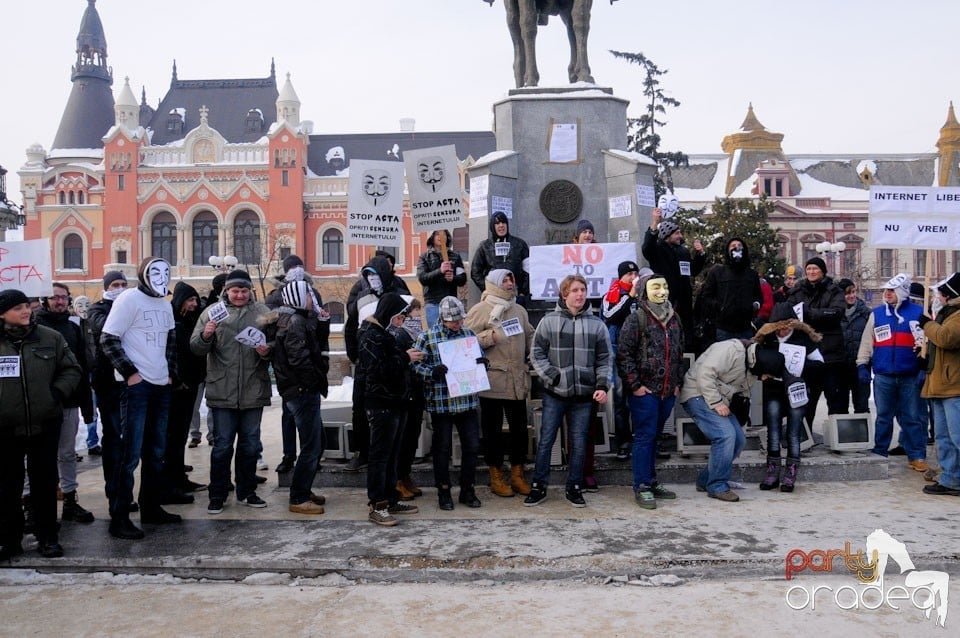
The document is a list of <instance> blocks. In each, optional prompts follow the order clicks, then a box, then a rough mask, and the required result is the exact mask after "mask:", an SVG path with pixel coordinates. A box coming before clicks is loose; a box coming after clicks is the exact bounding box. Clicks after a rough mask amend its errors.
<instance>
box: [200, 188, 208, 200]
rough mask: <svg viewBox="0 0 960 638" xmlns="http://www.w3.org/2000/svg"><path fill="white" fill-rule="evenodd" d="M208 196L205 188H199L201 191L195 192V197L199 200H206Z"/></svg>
mask: <svg viewBox="0 0 960 638" xmlns="http://www.w3.org/2000/svg"><path fill="white" fill-rule="evenodd" d="M209 196H210V194H209V193H208V192H207V189H205V188H201V189H200V190H199V191H198V192H197V197H199V198H200V199H206V198H207V197H209Z"/></svg>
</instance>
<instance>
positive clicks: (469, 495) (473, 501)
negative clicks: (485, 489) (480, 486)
mask: <svg viewBox="0 0 960 638" xmlns="http://www.w3.org/2000/svg"><path fill="white" fill-rule="evenodd" d="M460 502H461V503H463V504H464V505H466V506H467V507H473V508H477V507H480V499H479V498H477V493H476V492H475V491H474V489H473V486H470V487H461V488H460Z"/></svg>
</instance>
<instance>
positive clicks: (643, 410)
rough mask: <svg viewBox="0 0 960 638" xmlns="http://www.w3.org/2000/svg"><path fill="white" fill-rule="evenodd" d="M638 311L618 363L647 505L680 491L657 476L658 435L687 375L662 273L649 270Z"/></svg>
mask: <svg viewBox="0 0 960 638" xmlns="http://www.w3.org/2000/svg"><path fill="white" fill-rule="evenodd" d="M638 287H639V288H640V290H642V292H641V299H640V302H639V305H638V307H637V311H636V312H635V313H633V314H632V315H630V316H629V317H627V319H626V321H624V323H623V327H622V328H621V329H620V341H619V347H618V349H617V365H618V367H619V369H620V375H621V377H622V378H623V387H624V389H625V391H626V392H627V393H628V397H627V404H628V405H629V406H630V416H631V417H632V419H633V453H632V459H633V461H632V462H633V492H634V498H635V499H636V501H637V505H639V506H640V507H641V508H643V509H648V510H652V509H656V508H657V500H656V499H658V498H659V499H675V498H676V497H677V495H676V493H674V492H672V491H670V490H668V489H667V488H665V487H664V486H663V485H662V484H661V483H660V482H659V481H658V480H657V470H656V465H655V464H656V457H657V435H658V433H659V432H660V431H661V430H662V429H663V425H664V423H666V421H667V417H668V416H670V412H671V411H672V410H673V406H674V403H676V400H677V394H678V393H679V391H680V382H681V381H682V379H683V377H682V375H683V346H684V338H683V324H682V323H681V322H680V318H679V317H678V316H677V313H675V312H674V311H673V306H672V305H671V304H670V300H669V295H670V290H669V286H668V284H667V280H666V278H665V277H663V276H662V275H657V274H654V275H647V276H645V277H643V278H642V279H641V281H640V284H639V286H638Z"/></svg>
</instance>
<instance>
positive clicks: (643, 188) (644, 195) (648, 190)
mask: <svg viewBox="0 0 960 638" xmlns="http://www.w3.org/2000/svg"><path fill="white" fill-rule="evenodd" d="M637 205H638V206H649V207H650V208H653V207H654V206H656V205H657V191H655V190H654V188H653V186H647V185H645V184H637Z"/></svg>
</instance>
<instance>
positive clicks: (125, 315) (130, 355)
mask: <svg viewBox="0 0 960 638" xmlns="http://www.w3.org/2000/svg"><path fill="white" fill-rule="evenodd" d="M137 280H138V284H137V287H136V288H131V289H128V290H125V291H124V292H122V293H120V295H119V296H118V297H117V298H116V300H115V301H114V302H113V305H112V306H111V308H110V314H109V315H107V319H106V321H105V322H104V324H103V332H102V334H101V336H100V345H101V346H102V348H103V354H104V356H106V357H107V359H109V361H110V364H111V365H112V366H113V369H114V370H116V371H117V374H118V375H119V378H120V379H123V380H124V382H125V385H124V386H123V392H122V395H121V398H120V439H119V441H117V443H119V447H120V453H119V457H118V459H117V461H118V463H117V464H116V467H114V470H113V474H114V476H113V478H112V480H111V481H108V483H112V484H113V486H114V490H113V495H112V496H111V497H110V530H109V531H110V535H111V536H113V537H114V538H121V539H125V540H139V539H141V538H143V530H141V529H140V528H138V527H137V526H136V525H134V524H133V523H132V522H131V521H130V508H131V505H132V504H133V485H134V473H135V472H136V469H137V466H138V465H139V464H140V461H141V458H142V460H143V469H142V471H141V474H140V496H139V504H140V522H141V523H153V524H164V523H179V522H180V521H181V518H180V515H179V514H171V513H170V512H167V511H165V510H164V509H163V508H161V507H160V502H161V500H162V498H163V493H162V492H163V490H162V486H163V455H164V452H165V450H166V443H167V441H166V439H167V419H168V417H169V414H170V393H171V390H172V387H173V384H174V380H175V379H176V378H177V376H178V375H177V335H176V328H175V325H174V319H173V308H172V307H171V306H170V303H169V302H168V301H167V300H166V296H167V292H168V290H167V286H168V284H169V283H170V264H168V263H167V262H166V261H165V260H163V259H160V258H158V257H148V258H146V259H144V260H143V262H141V264H140V267H139V268H138V269H137ZM111 445H112V442H111Z"/></svg>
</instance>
